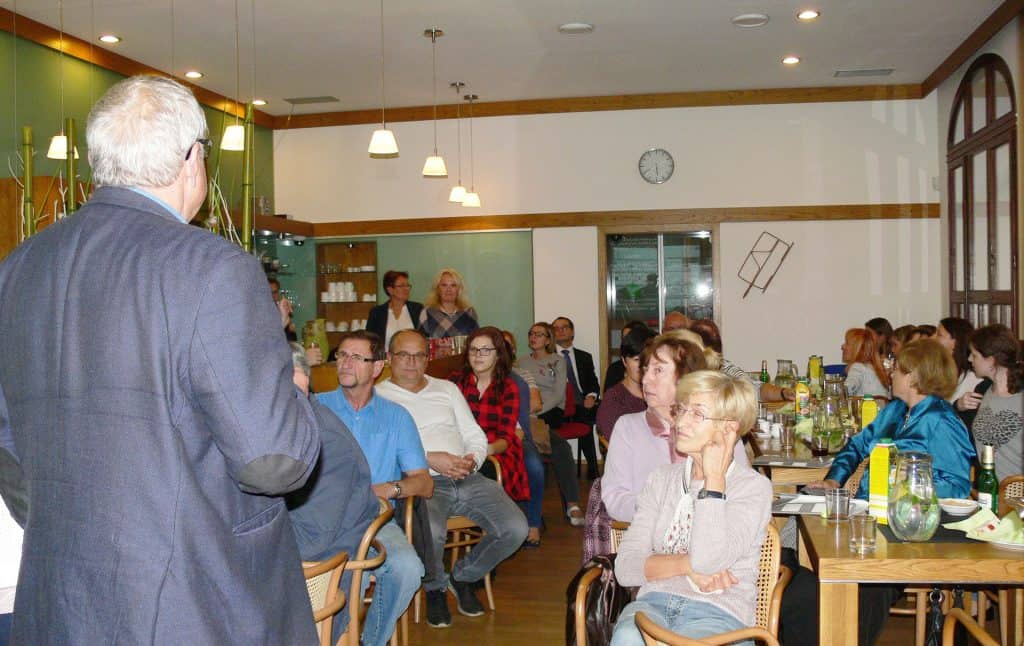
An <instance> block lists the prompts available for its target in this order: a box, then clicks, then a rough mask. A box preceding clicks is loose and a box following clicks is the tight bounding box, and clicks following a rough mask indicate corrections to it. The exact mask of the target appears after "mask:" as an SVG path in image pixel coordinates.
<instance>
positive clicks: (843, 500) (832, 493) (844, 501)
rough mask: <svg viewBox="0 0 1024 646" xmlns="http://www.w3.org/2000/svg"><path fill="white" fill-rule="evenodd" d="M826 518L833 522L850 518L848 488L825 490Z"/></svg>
mask: <svg viewBox="0 0 1024 646" xmlns="http://www.w3.org/2000/svg"><path fill="white" fill-rule="evenodd" d="M825 518H826V519H827V520H829V521H833V522H839V521H844V520H849V518H850V492H849V491H847V490H846V489H829V490H827V491H826V492H825Z"/></svg>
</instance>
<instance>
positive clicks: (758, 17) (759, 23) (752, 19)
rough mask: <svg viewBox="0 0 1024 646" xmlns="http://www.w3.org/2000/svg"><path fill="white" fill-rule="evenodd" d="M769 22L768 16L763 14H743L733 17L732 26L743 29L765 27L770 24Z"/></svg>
mask: <svg viewBox="0 0 1024 646" xmlns="http://www.w3.org/2000/svg"><path fill="white" fill-rule="evenodd" d="M768 20H769V18H768V16H767V15H765V14H763V13H741V14H740V15H738V16H733V18H732V24H734V25H736V26H737V27H743V28H750V27H763V26H765V25H767V24H768Z"/></svg>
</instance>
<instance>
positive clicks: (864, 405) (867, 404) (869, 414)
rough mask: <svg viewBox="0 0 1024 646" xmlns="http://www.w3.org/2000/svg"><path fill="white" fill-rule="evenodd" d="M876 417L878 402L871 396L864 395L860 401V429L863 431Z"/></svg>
mask: <svg viewBox="0 0 1024 646" xmlns="http://www.w3.org/2000/svg"><path fill="white" fill-rule="evenodd" d="M877 416H878V402H876V401H875V398H874V397H872V396H871V395H864V398H863V399H862V400H861V401H860V429H861V430H862V431H863V430H864V429H865V428H867V427H868V424H870V423H871V422H873V421H875V417H877Z"/></svg>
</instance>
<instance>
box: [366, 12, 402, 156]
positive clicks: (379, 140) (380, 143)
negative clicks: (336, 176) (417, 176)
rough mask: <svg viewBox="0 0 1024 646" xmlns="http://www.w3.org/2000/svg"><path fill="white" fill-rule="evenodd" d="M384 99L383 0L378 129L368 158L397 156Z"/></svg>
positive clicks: (369, 149)
mask: <svg viewBox="0 0 1024 646" xmlns="http://www.w3.org/2000/svg"><path fill="white" fill-rule="evenodd" d="M384 97H385V94H384V0H380V128H378V129H376V130H374V131H373V136H372V137H371V138H370V147H369V148H368V149H367V152H369V153H370V157H376V158H388V157H397V156H398V142H397V141H395V133H393V132H391V131H390V130H388V125H387V122H385V120H384Z"/></svg>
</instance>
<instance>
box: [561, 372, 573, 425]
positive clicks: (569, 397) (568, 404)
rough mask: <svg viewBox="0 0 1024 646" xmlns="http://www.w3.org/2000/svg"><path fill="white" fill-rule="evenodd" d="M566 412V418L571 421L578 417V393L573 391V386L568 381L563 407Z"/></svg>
mask: <svg viewBox="0 0 1024 646" xmlns="http://www.w3.org/2000/svg"><path fill="white" fill-rule="evenodd" d="M562 410H564V411H565V418H566V419H570V418H572V417H573V416H574V415H576V391H575V390H573V389H572V384H571V383H569V382H568V381H566V382H565V406H563V407H562Z"/></svg>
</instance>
